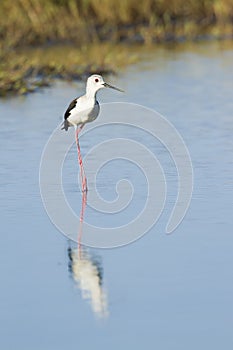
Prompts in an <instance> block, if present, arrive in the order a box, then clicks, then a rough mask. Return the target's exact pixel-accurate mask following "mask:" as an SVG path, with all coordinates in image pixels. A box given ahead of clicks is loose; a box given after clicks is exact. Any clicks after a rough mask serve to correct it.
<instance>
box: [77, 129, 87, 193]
mask: <svg viewBox="0 0 233 350" xmlns="http://www.w3.org/2000/svg"><path fill="white" fill-rule="evenodd" d="M83 127H84V124H83V125H81V126H80V127H79V128H77V129H76V132H75V138H76V145H77V151H78V161H79V165H80V175H81V181H82V192H87V178H86V175H85V171H84V166H83V160H82V156H81V149H80V145H79V138H78V135H79V133H80V131H81V130H82V128H83Z"/></svg>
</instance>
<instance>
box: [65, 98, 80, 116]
mask: <svg viewBox="0 0 233 350" xmlns="http://www.w3.org/2000/svg"><path fill="white" fill-rule="evenodd" d="M76 104H77V98H76V99H75V100H73V101H72V102H71V103H70V105H69V107H68V108H67V110H66V112H65V115H64V119H65V120H66V119H67V118H69V116H70V112H71V111H72V109H74V108H75V106H76Z"/></svg>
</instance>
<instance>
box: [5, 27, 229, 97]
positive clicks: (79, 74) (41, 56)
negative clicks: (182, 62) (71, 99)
mask: <svg viewBox="0 0 233 350" xmlns="http://www.w3.org/2000/svg"><path fill="white" fill-rule="evenodd" d="M215 42H217V43H225V42H230V43H233V36H232V35H227V36H225V35H222V36H221V37H219V36H218V37H217V38H216V37H214V36H211V35H209V34H202V35H201V36H198V37H196V38H194V39H193V40H187V39H185V38H183V37H176V38H175V40H173V39H171V38H170V37H169V38H168V40H167V41H163V42H157V43H154V42H153V43H150V44H147V45H145V44H141V43H139V44H138V42H135V41H130V42H128V41H127V42H123V43H119V44H113V45H112V44H109V43H98V44H91V45H90V46H81V47H76V45H71V43H70V42H69V41H66V43H64V42H59V43H56V44H50V45H48V44H44V45H43V46H39V47H24V48H21V49H20V50H19V49H18V50H15V49H14V50H13V49H11V50H10V51H8V52H2V54H1V56H0V58H1V60H0V98H4V97H7V96H17V95H26V94H28V93H32V92H35V91H37V90H38V89H40V88H43V87H48V86H52V85H53V82H54V81H55V80H58V79H59V80H64V81H81V80H84V79H86V78H87V76H89V75H90V74H93V73H99V74H103V75H108V74H115V73H116V71H117V70H119V69H124V68H125V67H127V66H129V65H131V64H133V63H136V62H138V61H139V60H141V59H142V55H143V53H144V52H147V51H149V50H156V49H157V48H159V47H170V46H173V47H179V46H182V45H187V46H188V45H195V44H196V43H203V44H204V43H208V44H209V43H215Z"/></svg>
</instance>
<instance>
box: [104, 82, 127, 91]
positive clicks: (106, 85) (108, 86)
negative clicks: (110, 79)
mask: <svg viewBox="0 0 233 350" xmlns="http://www.w3.org/2000/svg"><path fill="white" fill-rule="evenodd" d="M103 86H105V87H107V88H110V89H114V90H117V91H120V92H124V90H121V89H118V88H117V87H115V86H112V85H109V84H107V83H103Z"/></svg>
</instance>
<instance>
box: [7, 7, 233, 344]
mask: <svg viewBox="0 0 233 350" xmlns="http://www.w3.org/2000/svg"><path fill="white" fill-rule="evenodd" d="M232 21H233V2H232V1H230V0H186V1H182V0H171V1H168V0H143V1H135V0H122V1H115V0H79V1H78V0H67V1H64V0H15V1H7V0H1V1H0V96H1V98H0V118H1V128H0V193H1V197H0V213H1V221H0V222H1V226H0V227H1V238H0V239H1V242H0V276H1V290H0V310H1V312H0V348H1V349H4V350H15V349H18V350H20V349H22V350H31V349H33V350H42V349H43V350H63V349H70V350H73V349H77V348H80V349H92V348H94V349H112V350H115V349H118V348H119V347H121V348H123V349H124V348H125V349H131V348H132V349H135V350H136V349H138V350H139V349H142V348H146V349H149V348H158V349H161V350H170V349H172V350H174V349H177V350H187V349H189V350H196V349H211V350H219V349H222V348H223V349H231V348H232V346H233V335H232V326H233V303H232V295H233V279H232V265H233V255H232V249H233V236H232V227H233V223H232V197H233V189H232V173H233V162H232V154H233V138H232V134H233V96H232V91H233V41H232V37H233V31H232V29H233V26H232V24H233V23H232ZM94 72H95V73H101V74H103V75H104V77H105V79H106V81H108V82H109V83H112V84H113V85H115V86H118V87H119V88H122V89H124V90H125V93H124V94H120V93H117V92H113V91H107V89H106V90H105V91H100V92H99V93H98V98H99V101H100V102H101V103H105V102H122V103H124V102H125V103H128V102H130V103H135V104H141V105H143V106H146V107H149V108H151V109H153V110H156V111H158V112H159V113H161V114H162V115H163V116H165V117H166V118H167V120H168V121H169V122H171V123H172V125H173V126H174V127H175V128H176V130H177V131H178V132H179V133H180V135H181V136H182V138H183V140H184V142H185V144H186V146H187V148H188V150H189V152H190V156H191V159H192V164H193V170H194V189H193V197H192V201H191V204H190V208H189V210H188V212H187V214H186V216H185V218H184V220H183V221H182V223H181V224H180V225H179V227H178V228H177V229H176V230H175V232H173V234H171V235H166V234H165V227H166V225H167V222H168V219H169V216H170V214H171V211H172V208H173V206H174V202H175V200H176V196H177V185H178V178H177V171H176V167H175V164H174V163H173V161H172V159H171V157H170V155H169V153H168V151H167V149H166V148H165V147H164V145H163V144H162V143H161V142H160V141H159V140H158V139H155V138H152V136H151V135H149V134H148V133H145V132H144V131H143V130H138V129H136V130H134V131H133V132H132V129H130V128H125V127H120V126H117V125H116V126H114V127H113V126H112V125H111V126H106V128H107V129H103V128H102V129H101V128H99V129H98V128H96V131H95V133H94V134H91V136H88V135H89V134H84V132H83V134H82V135H81V136H80V145H81V149H82V155H83V158H84V165H85V155H86V154H87V153H88V152H89V151H90V149H91V147H93V146H95V145H97V144H98V143H99V142H104V141H105V140H107V139H115V138H118V137H119V136H120V137H123V138H129V139H131V138H133V139H134V140H135V141H137V142H139V143H140V144H142V145H144V146H145V147H147V148H148V149H149V150H150V151H151V152H152V153H153V154H154V155H155V156H156V157H157V159H158V161H159V162H160V164H161V167H162V168H163V171H164V174H165V177H166V184H167V189H168V193H167V198H166V203H165V209H164V211H163V213H162V215H161V217H160V218H159V221H158V222H157V223H156V225H155V226H154V227H152V228H151V229H150V230H149V232H148V233H147V234H146V235H145V236H143V237H142V238H141V239H139V240H137V241H136V242H134V243H132V244H129V245H127V246H124V247H121V248H116V249H105V250H104V249H93V248H90V247H77V246H76V245H75V243H72V242H70V241H68V240H67V238H66V237H64V236H63V235H62V234H61V233H60V232H58V230H57V229H56V227H55V226H54V225H53V224H52V223H51V222H50V220H49V218H48V216H47V215H46V212H45V210H44V208H43V204H42V201H41V197H40V189H39V180H38V178H39V166H40V160H41V155H42V152H43V149H44V146H45V144H46V142H47V141H48V138H49V137H50V135H51V133H52V132H53V130H54V129H55V128H56V127H57V126H58V125H60V124H61V122H62V119H63V114H64V111H65V110H66V108H67V106H68V104H69V103H70V101H71V100H72V99H73V98H75V97H77V96H79V95H81V94H82V93H83V91H84V89H85V81H86V78H87V76H89V74H91V73H94ZM109 90H110V89H109ZM32 92H33V93H32ZM102 113H103V110H102ZM111 117H113V118H114V119H115V120H116V122H117V120H118V117H119V116H118V115H117V113H116V111H115V110H114V108H113V110H112V116H111ZM127 120H128V119H127V115H126V116H125V121H126V123H127ZM99 122H101V113H100V115H99V118H98V119H97V120H96V121H95V122H94V123H95V124H94V123H93V125H97V126H98V123H99ZM84 131H85V129H84ZM69 132H72V130H70V131H69ZM59 146H60V147H61V145H59ZM118 151H119V152H120V151H122V153H123V154H124V149H123V147H121V144H120V142H119V149H118ZM138 156H139V157H142V158H141V159H140V160H142V161H143V162H144V164H145V169H146V168H147V167H150V164H151V163H150V162H149V160H146V159H144V157H143V154H142V155H138ZM76 157H77V155H76V148H75V145H73V147H72V148H71V149H70V150H69V152H68V154H67V157H66V160H65V162H64V167H63V185H64V186H63V187H64V191H65V194H66V197H67V200H68V201H69V203H70V205H71V206H72V208H73V210H74V211H75V212H76V213H77V215H79V212H80V209H81V193H80V190H79V187H78V184H77V175H78V164H77V162H76ZM129 163H130V162H126V161H125V160H118V161H117V160H116V161H115V162H112V163H111V164H108V166H107V167H105V168H103V169H102V171H100V174H99V175H98V177H97V178H96V185H97V188H98V190H99V192H100V194H101V196H102V197H103V198H104V199H106V200H109V201H111V200H114V199H116V197H117V192H116V184H117V182H118V181H119V180H120V179H122V178H126V179H128V180H130V181H131V179H133V181H132V182H133V184H134V189H135V192H134V196H133V198H132V204H131V205H130V206H128V207H127V210H126V211H122V212H121V213H120V215H121V216H120V218H118V216H117V215H118V214H117V213H116V214H114V215H103V214H101V215H100V213H99V212H98V211H94V210H91V208H90V207H88V205H87V209H86V212H85V220H86V221H87V222H88V223H93V222H94V223H95V224H96V225H97V224H100V225H103V226H105V227H109V226H111V225H113V226H114V225H117V224H119V223H122V222H124V223H125V222H127V220H131V219H132V218H133V217H135V215H137V214H138V210H141V209H142V208H143V205H144V203H145V202H146V199H147V197H146V196H147V191H146V188H147V187H146V186H147V181H146V178H145V176H143V173H142V172H140V171H138V168H137V167H132V164H129ZM88 165H89V169H91V170H92V171H93V172H95V171H96V168H95V165H96V160H95V159H94V158H93V159H92V160H91V162H90V163H89V164H88ZM87 178H88V174H87ZM76 185H77V186H76ZM123 195H124V193H123ZM54 196H55V197H54V198H56V193H54ZM152 210H153V208H152ZM64 220H66V215H65V213H64ZM83 234H85V232H84V233H83Z"/></svg>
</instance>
